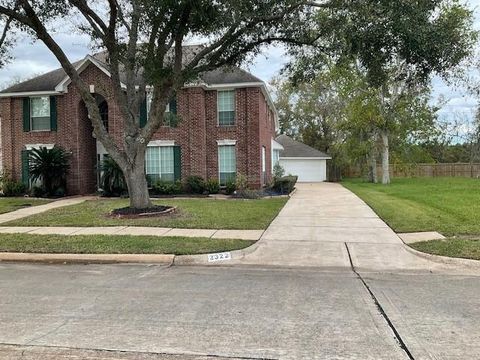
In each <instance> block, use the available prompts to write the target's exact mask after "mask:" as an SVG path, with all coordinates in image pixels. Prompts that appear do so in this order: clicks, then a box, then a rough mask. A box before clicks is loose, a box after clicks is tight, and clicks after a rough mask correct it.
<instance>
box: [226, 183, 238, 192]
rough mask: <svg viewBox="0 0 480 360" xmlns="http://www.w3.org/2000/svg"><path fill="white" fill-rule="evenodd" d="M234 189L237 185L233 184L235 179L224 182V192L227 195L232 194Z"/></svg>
mask: <svg viewBox="0 0 480 360" xmlns="http://www.w3.org/2000/svg"><path fill="white" fill-rule="evenodd" d="M236 189H237V185H236V184H235V181H232V180H230V181H227V183H226V184H225V193H226V194H227V195H232V194H233V193H234V192H235V190H236Z"/></svg>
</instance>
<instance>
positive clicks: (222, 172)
mask: <svg viewBox="0 0 480 360" xmlns="http://www.w3.org/2000/svg"><path fill="white" fill-rule="evenodd" d="M236 158H237V157H236V154H235V145H220V146H219V147H218V177H219V182H220V185H222V186H224V185H226V184H227V182H229V181H234V180H235V174H236V173H237V159H236Z"/></svg>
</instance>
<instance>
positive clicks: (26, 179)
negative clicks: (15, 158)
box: [22, 150, 30, 187]
mask: <svg viewBox="0 0 480 360" xmlns="http://www.w3.org/2000/svg"><path fill="white" fill-rule="evenodd" d="M22 183H23V184H24V185H25V186H27V187H28V186H29V184H30V153H29V151H28V150H22Z"/></svg>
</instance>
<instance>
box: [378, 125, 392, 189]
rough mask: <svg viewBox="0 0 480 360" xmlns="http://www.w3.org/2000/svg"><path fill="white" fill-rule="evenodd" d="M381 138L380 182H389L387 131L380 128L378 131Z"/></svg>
mask: <svg viewBox="0 0 480 360" xmlns="http://www.w3.org/2000/svg"><path fill="white" fill-rule="evenodd" d="M380 136H381V138H382V142H381V144H382V184H390V162H389V161H390V160H389V156H390V154H389V148H388V131H387V130H382V131H381V132H380Z"/></svg>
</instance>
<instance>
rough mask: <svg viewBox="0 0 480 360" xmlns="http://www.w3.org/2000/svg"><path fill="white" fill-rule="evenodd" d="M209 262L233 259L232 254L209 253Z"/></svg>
mask: <svg viewBox="0 0 480 360" xmlns="http://www.w3.org/2000/svg"><path fill="white" fill-rule="evenodd" d="M207 256H208V262H215V261H225V260H232V254H230V253H229V252H224V253H217V254H208V255H207Z"/></svg>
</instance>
